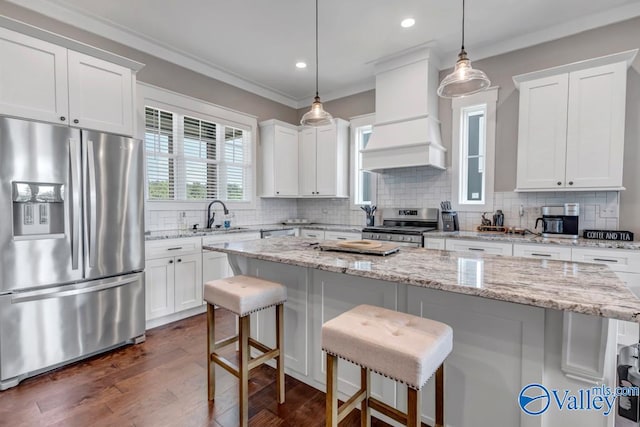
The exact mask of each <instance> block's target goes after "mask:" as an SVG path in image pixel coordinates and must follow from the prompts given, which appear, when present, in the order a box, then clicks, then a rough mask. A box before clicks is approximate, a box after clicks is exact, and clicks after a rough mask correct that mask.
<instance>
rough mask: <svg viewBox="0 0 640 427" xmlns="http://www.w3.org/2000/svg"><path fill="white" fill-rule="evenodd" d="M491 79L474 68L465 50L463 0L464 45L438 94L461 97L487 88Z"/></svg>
mask: <svg viewBox="0 0 640 427" xmlns="http://www.w3.org/2000/svg"><path fill="white" fill-rule="evenodd" d="M490 85H491V81H490V80H489V78H488V77H487V75H486V74H485V73H484V72H483V71H481V70H474V69H473V68H472V67H471V61H470V60H469V58H467V52H466V51H465V50H464V0H462V47H461V48H460V53H459V54H458V61H457V62H456V66H455V68H454V69H453V72H452V73H451V74H449V75H448V76H446V77H445V78H444V79H442V81H441V82H440V86H439V87H438V96H440V97H442V98H459V97H462V96H465V95H471V94H472V93H476V92H480V91H482V90H485V89H487V88H488V87H489V86H490Z"/></svg>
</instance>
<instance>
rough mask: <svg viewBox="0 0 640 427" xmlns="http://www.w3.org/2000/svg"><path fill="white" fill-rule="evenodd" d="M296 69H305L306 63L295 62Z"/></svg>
mask: <svg viewBox="0 0 640 427" xmlns="http://www.w3.org/2000/svg"><path fill="white" fill-rule="evenodd" d="M296 68H307V63H306V62H302V61H300V62H296Z"/></svg>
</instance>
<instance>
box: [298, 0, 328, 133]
mask: <svg viewBox="0 0 640 427" xmlns="http://www.w3.org/2000/svg"><path fill="white" fill-rule="evenodd" d="M331 123H333V117H332V116H331V114H329V113H328V112H326V111H324V108H323V107H322V102H320V95H319V92H318V0H316V96H315V98H314V101H313V104H311V110H309V111H307V112H306V113H305V114H304V116H302V120H300V124H301V125H302V126H325V125H330V124H331Z"/></svg>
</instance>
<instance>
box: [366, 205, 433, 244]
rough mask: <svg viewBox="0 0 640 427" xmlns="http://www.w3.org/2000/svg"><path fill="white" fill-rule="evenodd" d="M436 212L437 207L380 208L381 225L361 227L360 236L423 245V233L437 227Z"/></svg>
mask: <svg viewBox="0 0 640 427" xmlns="http://www.w3.org/2000/svg"><path fill="white" fill-rule="evenodd" d="M438 212H439V211H438V209H437V208H421V209H411V208H385V209H382V212H381V213H382V225H380V226H376V227H365V228H363V229H362V238H363V239H368V240H381V241H387V242H394V243H398V244H400V245H404V246H416V247H418V246H423V239H424V238H423V233H426V232H428V231H434V230H437V229H438Z"/></svg>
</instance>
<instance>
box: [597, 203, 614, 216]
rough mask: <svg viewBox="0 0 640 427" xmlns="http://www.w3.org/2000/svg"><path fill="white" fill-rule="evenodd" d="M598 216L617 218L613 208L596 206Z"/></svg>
mask: <svg viewBox="0 0 640 427" xmlns="http://www.w3.org/2000/svg"><path fill="white" fill-rule="evenodd" d="M598 216H599V217H600V218H617V217H618V210H617V209H616V208H614V207H606V206H598Z"/></svg>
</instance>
